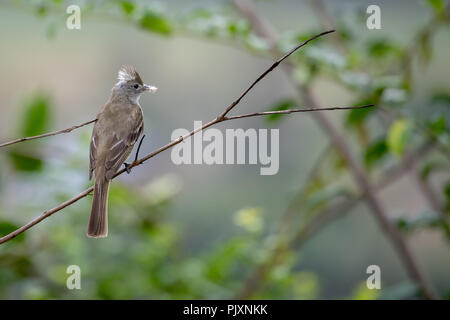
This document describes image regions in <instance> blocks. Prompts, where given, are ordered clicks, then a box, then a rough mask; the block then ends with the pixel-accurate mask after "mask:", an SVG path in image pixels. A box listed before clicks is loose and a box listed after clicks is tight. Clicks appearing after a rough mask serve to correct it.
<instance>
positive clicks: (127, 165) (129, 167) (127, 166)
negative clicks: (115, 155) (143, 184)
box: [123, 162, 131, 174]
mask: <svg viewBox="0 0 450 320" xmlns="http://www.w3.org/2000/svg"><path fill="white" fill-rule="evenodd" d="M123 165H124V166H125V170H126V172H127V173H128V174H130V172H131V164H129V163H126V162H125V163H124V164H123Z"/></svg>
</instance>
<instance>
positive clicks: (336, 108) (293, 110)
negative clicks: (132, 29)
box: [225, 104, 375, 120]
mask: <svg viewBox="0 0 450 320" xmlns="http://www.w3.org/2000/svg"><path fill="white" fill-rule="evenodd" d="M374 106H375V105H373V104H368V105H364V106H358V107H327V108H309V109H288V110H277V111H265V112H254V113H247V114H241V115H237V116H229V117H225V120H233V119H241V118H249V117H256V116H269V115H273V114H290V113H298V112H314V111H331V110H351V109H364V108H370V107H374Z"/></svg>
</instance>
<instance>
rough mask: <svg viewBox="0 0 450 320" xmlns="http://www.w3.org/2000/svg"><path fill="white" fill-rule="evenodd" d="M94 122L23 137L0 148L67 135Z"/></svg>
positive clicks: (5, 143)
mask: <svg viewBox="0 0 450 320" xmlns="http://www.w3.org/2000/svg"><path fill="white" fill-rule="evenodd" d="M95 121H97V119H94V120H90V121H87V122H84V123H82V124H79V125H76V126H73V127H70V128H67V129H63V130H59V131H53V132H49V133H45V134H41V135H38V136H33V137H25V138H20V139H16V140H12V141H8V142H4V143H2V144H0V148H2V147H6V146H10V145H12V144H15V143H19V142H24V141H29V140H35V139H41V138H46V137H50V136H56V135H58V134H63V133H69V132H72V131H73V130H75V129H78V128H81V127H84V126H87V125H88V124H91V123H94V122H95Z"/></svg>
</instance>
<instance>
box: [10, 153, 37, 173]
mask: <svg viewBox="0 0 450 320" xmlns="http://www.w3.org/2000/svg"><path fill="white" fill-rule="evenodd" d="M9 157H10V159H11V161H12V164H13V166H14V168H15V169H16V170H18V171H25V172H34V171H40V170H41V169H42V160H41V159H39V158H37V157H34V156H31V155H27V154H24V153H21V152H19V151H11V152H10V153H9Z"/></svg>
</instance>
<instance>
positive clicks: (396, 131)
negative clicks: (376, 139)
mask: <svg viewBox="0 0 450 320" xmlns="http://www.w3.org/2000/svg"><path fill="white" fill-rule="evenodd" d="M412 129H413V125H412V123H411V122H410V121H409V120H407V119H400V120H397V121H395V122H394V123H393V124H392V125H391V128H390V129H389V134H388V138H387V145H388V147H389V150H391V152H392V153H394V154H395V155H398V156H399V155H402V154H403V151H404V150H405V148H406V146H407V144H408V142H409V140H410V138H411V134H412Z"/></svg>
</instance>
